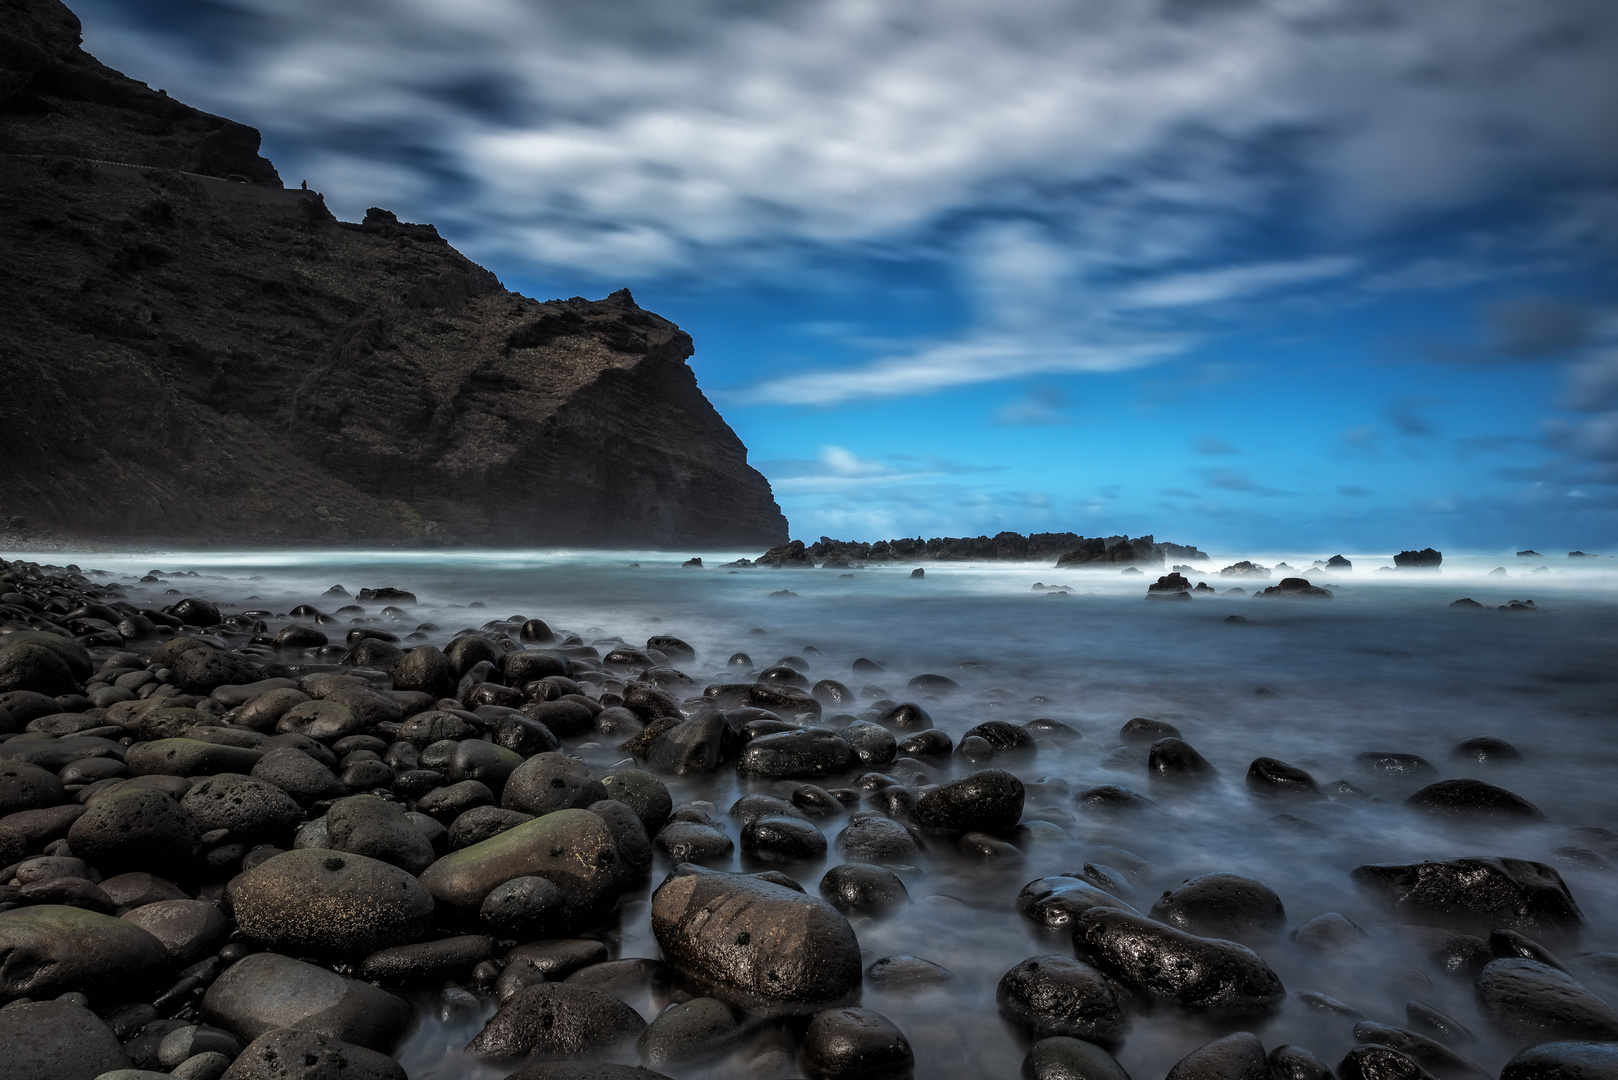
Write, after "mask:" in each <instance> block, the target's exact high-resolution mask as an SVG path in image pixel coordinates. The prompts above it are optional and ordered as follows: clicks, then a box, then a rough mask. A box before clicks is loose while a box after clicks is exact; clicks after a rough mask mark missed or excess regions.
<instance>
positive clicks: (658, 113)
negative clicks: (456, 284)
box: [71, 0, 1618, 552]
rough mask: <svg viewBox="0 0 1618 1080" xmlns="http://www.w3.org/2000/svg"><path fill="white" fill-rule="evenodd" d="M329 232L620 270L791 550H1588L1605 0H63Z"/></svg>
mask: <svg viewBox="0 0 1618 1080" xmlns="http://www.w3.org/2000/svg"><path fill="white" fill-rule="evenodd" d="M71 6H73V7H74V9H75V10H76V11H77V12H78V13H79V14H80V16H81V17H82V18H83V20H84V23H85V41H86V46H87V47H88V48H89V49H90V50H91V51H92V52H94V53H95V54H96V55H97V56H99V57H100V58H101V59H102V60H104V61H105V62H107V63H109V64H111V65H112V66H114V67H117V68H119V69H120V70H122V71H124V72H126V73H128V74H130V75H132V76H134V77H135V78H139V79H143V80H145V81H147V82H149V83H151V84H152V85H153V86H157V87H162V88H164V89H167V90H168V91H169V92H170V93H171V94H173V95H175V96H177V97H179V98H180V99H182V100H184V101H187V102H190V103H192V104H194V105H197V106H199V107H202V108H206V109H209V110H210V111H214V112H218V113H221V114H224V115H228V116H231V117H233V118H235V119H237V120H241V121H243V122H245V123H250V124H253V125H254V126H256V127H258V128H260V129H261V130H262V131H263V133H264V141H265V151H266V153H267V154H268V155H269V156H270V157H271V158H272V159H273V160H274V161H275V163H276V165H277V166H278V167H279V169H280V171H281V175H282V177H283V178H284V179H285V180H286V181H287V182H288V183H289V184H296V183H298V182H299V181H300V180H307V181H308V182H309V186H310V187H313V188H316V189H318V190H320V191H322V192H324V193H325V194H326V198H327V202H328V203H329V204H330V205H331V206H332V207H333V209H334V210H336V211H337V213H338V214H339V215H340V216H343V217H345V218H353V219H357V218H358V217H359V216H362V215H363V214H364V211H365V209H366V207H368V206H372V205H380V206H384V207H387V208H389V209H392V210H394V211H396V212H397V213H398V214H399V215H400V216H401V217H402V218H406V219H409V220H417V221H431V222H434V223H436V224H437V225H438V227H439V229H440V230H441V231H442V232H443V233H444V234H445V235H446V236H447V237H449V238H450V239H451V241H452V242H453V243H455V244H456V245H457V246H458V247H459V248H460V249H461V250H463V251H465V252H466V253H468V254H469V255H471V256H472V257H473V258H476V259H477V260H479V261H481V262H483V263H484V264H486V265H488V266H490V267H491V268H492V269H494V270H495V271H496V272H497V273H498V274H499V275H500V276H501V278H502V280H503V281H504V282H505V283H506V284H507V286H508V287H511V288H515V289H518V290H520V291H523V292H526V293H529V294H531V295H535V296H538V297H540V298H548V297H554V296H572V295H585V296H591V297H598V296H602V295H605V294H606V293H607V292H609V291H611V290H613V289H616V288H620V287H623V286H628V287H629V288H631V289H632V290H633V291H634V293H635V296H636V298H637V299H638V300H639V301H640V303H641V304H642V305H643V306H645V307H647V308H650V309H652V310H655V311H657V312H659V313H661V314H663V315H665V316H667V317H669V318H671V319H674V320H675V321H676V322H678V323H680V324H681V326H683V327H684V328H685V329H687V330H688V331H690V332H691V333H692V335H693V336H694V338H695V339H696V343H697V355H696V357H695V358H694V359H693V361H692V366H693V368H694V369H695V370H696V372H697V375H698V378H699V379H700V381H701V383H702V386H703V388H704V389H705V390H706V391H707V393H708V394H709V396H710V398H712V399H713V401H714V402H715V404H716V405H718V406H719V408H720V410H721V411H722V412H723V413H724V415H725V417H726V419H727V420H729V422H730V423H731V425H732V426H733V427H734V428H735V429H736V431H737V433H738V434H739V435H740V436H741V437H742V439H743V440H744V441H745V442H746V443H747V445H748V447H749V448H750V451H751V458H752V461H753V462H754V464H756V465H757V466H758V467H759V468H761V469H762V470H763V471H764V472H765V474H766V475H767V476H768V477H769V478H770V480H771V482H772V483H773V484H774V487H775V491H776V493H777V497H778V499H779V500H780V502H781V504H782V507H783V509H785V510H786V512H787V515H788V517H789V518H790V519H791V521H792V525H793V535H795V536H801V537H804V538H806V539H814V538H815V537H817V536H819V535H821V534H830V535H833V536H840V537H854V538H866V539H875V538H879V537H888V536H893V535H914V534H918V533H919V534H923V535H935V534H939V533H947V534H952V535H960V534H977V533H980V532H987V533H993V532H996V531H998V530H1000V529H1014V530H1017V531H1022V532H1027V531H1030V530H1044V529H1071V530H1074V531H1076V532H1080V533H1085V534H1090V535H1094V534H1096V533H1103V534H1105V533H1112V532H1120V531H1127V532H1129V533H1131V534H1136V533H1141V532H1148V531H1151V532H1155V533H1156V534H1157V535H1158V536H1159V537H1160V538H1173V539H1180V540H1184V541H1188V542H1195V543H1200V544H1202V545H1203V546H1205V547H1206V546H1215V547H1219V548H1222V549H1232V548H1251V549H1256V550H1276V549H1280V548H1285V549H1289V550H1290V549H1296V548H1310V547H1319V548H1321V549H1322V551H1323V552H1324V551H1325V549H1327V548H1330V549H1332V550H1338V549H1342V550H1359V551H1377V550H1381V549H1384V548H1389V549H1395V550H1396V549H1398V548H1399V547H1404V546H1425V545H1427V544H1434V545H1436V546H1440V547H1443V546H1446V545H1447V546H1449V547H1450V548H1454V549H1474V550H1479V551H1485V550H1510V549H1514V548H1516V547H1520V546H1527V545H1533V546H1535V547H1538V548H1539V549H1540V550H1550V549H1556V550H1566V549H1567V548H1569V547H1580V548H1583V549H1585V550H1598V549H1612V548H1618V294H1615V289H1614V286H1615V279H1618V273H1615V269H1618V261H1615V255H1618V138H1615V137H1614V133H1615V132H1618V63H1614V62H1613V57H1614V56H1618V5H1614V4H1613V3H1612V2H1611V0H1467V2H1465V3H1454V2H1453V0H1269V2H1256V0H1130V2H1123V0H1076V2H1075V0H1066V2H1056V0H930V2H929V3H926V4H921V3H913V2H910V0H826V2H809V0H806V2H795V3H782V2H779V0H775V2H754V0H686V2H682V3H678V4H670V3H667V2H661V0H660V2H650V0H647V2H640V0H619V2H615V3H608V4H603V3H599V2H596V0H455V2H454V3H446V2H443V0H78V2H76V3H72V4H71Z"/></svg>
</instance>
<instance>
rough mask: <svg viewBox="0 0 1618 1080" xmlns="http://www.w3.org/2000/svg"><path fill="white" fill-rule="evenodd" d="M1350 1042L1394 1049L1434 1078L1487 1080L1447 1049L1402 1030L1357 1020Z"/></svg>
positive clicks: (1486, 1076)
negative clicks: (1352, 1038) (1352, 1039)
mask: <svg viewBox="0 0 1618 1080" xmlns="http://www.w3.org/2000/svg"><path fill="white" fill-rule="evenodd" d="M1354 1041H1355V1042H1357V1043H1362V1044H1375V1045H1377V1046H1386V1047H1389V1048H1391V1049H1394V1050H1397V1051H1399V1053H1401V1054H1403V1055H1405V1056H1406V1057H1408V1058H1409V1059H1410V1060H1412V1061H1414V1062H1415V1063H1416V1064H1417V1065H1420V1066H1421V1067H1422V1068H1424V1069H1426V1070H1427V1071H1428V1072H1431V1073H1432V1074H1433V1075H1435V1076H1440V1077H1446V1078H1449V1080H1489V1077H1488V1074H1487V1073H1485V1072H1484V1071H1483V1070H1482V1069H1480V1068H1478V1067H1477V1066H1476V1065H1474V1064H1472V1063H1471V1062H1470V1061H1468V1060H1466V1059H1465V1058H1464V1057H1462V1056H1461V1055H1459V1054H1457V1053H1456V1052H1455V1051H1453V1050H1451V1049H1450V1048H1449V1047H1447V1046H1445V1045H1443V1044H1442V1043H1438V1042H1434V1041H1433V1040H1432V1039H1429V1038H1427V1037H1426V1036H1425V1035H1417V1034H1416V1033H1415V1032H1413V1031H1405V1030H1404V1029H1403V1028H1396V1027H1390V1026H1389V1025H1387V1024H1374V1023H1370V1022H1367V1021H1361V1022H1360V1023H1357V1024H1355V1025H1354Z"/></svg>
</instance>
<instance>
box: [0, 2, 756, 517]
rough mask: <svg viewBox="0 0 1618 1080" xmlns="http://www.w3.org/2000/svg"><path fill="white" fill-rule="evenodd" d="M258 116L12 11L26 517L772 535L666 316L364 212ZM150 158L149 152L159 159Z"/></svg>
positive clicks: (8, 461)
mask: <svg viewBox="0 0 1618 1080" xmlns="http://www.w3.org/2000/svg"><path fill="white" fill-rule="evenodd" d="M258 141H259V139H258V133H257V132H256V131H254V130H253V129H252V128H248V127H245V126H243V125H240V124H236V123H233V122H231V121H229V120H224V119H221V118H219V117H215V116H210V115H208V114H206V113H202V112H199V111H197V110H195V109H192V108H189V107H188V106H185V105H181V104H180V103H178V102H175V101H173V100H172V99H170V98H168V97H167V96H165V95H163V94H161V93H159V92H157V91H153V90H151V89H149V88H148V87H146V86H145V85H144V84H142V83H138V82H134V81H133V80H130V79H127V78H125V77H124V76H122V75H119V74H118V73H117V72H114V71H111V70H110V69H108V68H106V67H104V66H102V65H101V64H99V63H97V62H96V61H95V60H94V58H92V57H90V56H88V55H87V54H85V53H84V52H83V51H82V50H81V49H80V48H79V24H78V21H77V19H76V18H75V17H74V16H73V15H72V13H71V12H69V11H68V10H67V9H66V8H65V7H63V6H62V5H61V4H59V3H57V2H56V0H0V296H3V297H4V309H5V317H4V319H0V399H3V401H0V518H3V517H5V516H9V515H20V516H24V517H26V518H27V519H28V520H29V521H30V523H31V524H34V525H37V526H40V527H44V528H48V529H52V530H55V531H59V532H62V533H67V534H71V535H79V536H100V537H123V538H136V537H152V538H166V539H181V538H184V539H216V540H227V541H243V542H251V541H256V540H349V541H380V542H410V541H423V540H442V541H463V542H469V543H492V544H502V545H511V544H573V545H635V546H690V545H702V544H709V545H728V544H736V545H753V544H773V543H779V542H781V541H784V540H785V539H786V536H787V527H786V520H785V519H784V518H783V517H782V516H781V512H780V510H779V508H778V507H777V506H776V504H775V501H774V499H773V498H772V497H771V493H770V489H769V484H768V482H767V481H766V480H765V479H764V477H763V476H761V475H760V474H759V473H758V472H756V471H755V470H753V469H752V468H750V467H749V466H748V465H747V451H746V448H745V447H744V446H743V445H742V443H741V441H740V440H739V439H737V437H736V435H735V433H734V432H732V431H731V430H730V428H729V427H728V426H727V425H726V424H725V422H724V420H723V419H722V418H721V417H720V416H719V414H718V413H717V412H716V411H715V410H714V409H713V407H712V406H711V405H710V404H709V403H708V401H707V399H706V398H704V397H703V395H702V392H701V391H700V390H699V389H698V387H697V383H696V379H695V376H694V375H693V374H692V372H691V370H690V368H689V367H687V366H686V363H685V361H686V359H687V358H688V357H690V356H691V354H692V344H691V339H690V337H689V336H688V335H687V334H685V333H683V332H682V331H681V330H680V329H679V327H677V326H675V325H674V324H673V323H671V322H669V321H667V320H666V319H662V318H659V317H658V316H656V315H653V314H651V313H650V312H646V311H642V310H641V309H640V308H639V307H637V306H636V304H635V303H634V300H633V299H632V298H631V297H630V295H629V293H628V292H627V291H621V292H618V293H614V294H613V295H612V296H610V297H608V298H606V299H605V300H600V301H595V302H590V301H586V300H583V299H580V298H574V299H572V300H558V301H550V302H548V303H540V302H537V301H535V300H531V299H528V298H526V297H523V296H519V295H517V294H515V293H512V292H509V291H507V290H506V289H504V288H503V287H502V286H501V285H500V283H499V281H497V280H496V279H495V277H494V275H493V274H491V273H490V272H489V271H487V270H485V269H483V268H482V267H479V266H477V265H476V264H474V263H473V262H471V261H470V260H468V259H467V258H465V257H464V256H462V255H461V254H460V253H459V252H457V251H455V250H454V249H453V248H452V247H450V246H449V245H448V244H447V243H446V242H445V241H444V240H443V239H442V238H441V237H439V235H438V233H437V232H436V231H435V230H434V229H433V227H432V226H430V225H411V224H404V223H400V222H398V221H397V220H396V219H395V218H394V216H393V215H392V214H389V213H387V212H386V211H382V210H373V211H372V212H371V213H370V214H369V215H368V216H367V217H366V219H365V221H364V222H363V223H361V224H357V225H356V224H348V223H343V222H339V221H337V220H336V219H335V218H334V217H333V216H332V215H331V214H330V213H329V212H328V211H327V209H326V207H325V204H324V202H323V201H322V199H321V198H320V196H319V195H318V194H316V193H314V192H305V191H295V190H294V191H287V190H283V189H282V187H281V183H280V179H279V177H278V176H277V175H276V172H275V169H274V167H273V166H272V165H271V164H270V163H269V162H268V161H266V160H264V159H263V158H262V157H260V156H259V155H258ZM130 166H135V167H130Z"/></svg>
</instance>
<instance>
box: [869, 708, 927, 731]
mask: <svg viewBox="0 0 1618 1080" xmlns="http://www.w3.org/2000/svg"><path fill="white" fill-rule="evenodd" d="M876 722H877V723H879V724H881V725H882V726H883V727H885V728H892V729H893V730H895V731H923V730H926V729H929V728H931V727H932V726H933V718H932V717H931V716H930V715H928V713H927V710H926V709H923V708H922V707H921V706H920V705H917V704H916V703H915V702H913V701H905V702H901V703H900V704H898V705H894V706H892V707H890V708H888V709H886V710H884V711H883V712H881V713H880V714H878V715H877V718H876Z"/></svg>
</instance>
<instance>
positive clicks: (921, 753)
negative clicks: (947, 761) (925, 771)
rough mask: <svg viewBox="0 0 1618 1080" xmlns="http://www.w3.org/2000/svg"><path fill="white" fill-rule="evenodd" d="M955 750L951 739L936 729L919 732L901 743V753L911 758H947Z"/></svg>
mask: <svg viewBox="0 0 1618 1080" xmlns="http://www.w3.org/2000/svg"><path fill="white" fill-rule="evenodd" d="M954 749H955V743H954V742H953V741H952V740H951V739H950V737H949V736H948V735H946V734H944V733H943V732H942V731H939V730H937V729H936V728H929V729H927V730H925V731H918V732H916V733H915V734H914V735H910V736H907V737H906V738H905V739H904V740H903V741H902V742H900V743H899V751H900V753H904V754H909V755H910V756H911V757H945V756H947V755H948V754H950V753H951V752H953V751H954Z"/></svg>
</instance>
